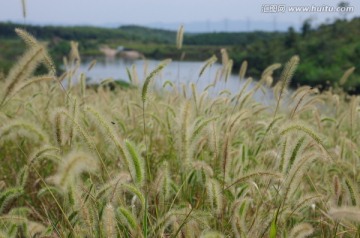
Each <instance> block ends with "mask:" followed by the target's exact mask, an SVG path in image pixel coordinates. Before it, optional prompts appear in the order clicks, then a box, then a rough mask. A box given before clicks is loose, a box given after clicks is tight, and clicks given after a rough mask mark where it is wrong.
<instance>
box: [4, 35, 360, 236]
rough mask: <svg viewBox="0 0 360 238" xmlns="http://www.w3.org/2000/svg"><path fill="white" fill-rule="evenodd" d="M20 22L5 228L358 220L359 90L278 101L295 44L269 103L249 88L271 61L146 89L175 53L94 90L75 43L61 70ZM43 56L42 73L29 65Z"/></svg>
mask: <svg viewBox="0 0 360 238" xmlns="http://www.w3.org/2000/svg"><path fill="white" fill-rule="evenodd" d="M18 33H19V35H20V36H21V37H22V38H23V39H25V42H26V43H27V44H28V47H27V51H26V53H25V54H24V56H23V57H22V58H20V59H19V60H18V61H17V65H15V66H14V67H13V68H12V69H11V70H10V73H9V74H8V75H7V77H6V80H2V81H1V82H0V84H1V87H0V88H1V94H0V97H1V103H0V117H1V120H0V143H1V146H0V148H1V149H0V156H1V166H0V174H1V177H0V219H1V222H0V235H1V236H3V237H34V235H35V234H37V235H40V236H48V237H272V238H273V237H289V236H290V237H305V236H307V235H312V236H314V237H330V236H342V237H354V236H358V235H359V234H360V233H359V226H358V222H359V221H360V208H359V205H360V201H359V195H360V194H359V179H360V178H359V173H357V168H358V165H359V162H360V161H359V151H358V147H359V143H360V141H359V132H360V127H359V126H358V123H356V122H357V120H358V116H359V111H358V107H359V98H358V97H355V96H353V97H350V96H347V95H346V94H345V93H343V92H342V90H341V89H337V90H336V91H326V92H322V93H319V92H318V91H317V90H314V89H311V88H310V87H302V88H299V89H297V90H296V91H294V92H293V93H292V95H291V100H290V101H288V102H285V101H283V98H284V95H285V94H286V88H287V85H288V83H289V81H290V79H291V77H292V75H293V73H294V71H295V70H296V68H297V65H298V63H299V62H298V61H299V58H298V57H297V56H294V57H292V58H291V59H290V60H289V62H288V64H287V65H286V66H285V67H284V70H283V72H282V74H281V77H280V79H281V80H280V81H279V83H278V84H276V86H275V87H274V88H273V90H274V92H275V95H277V97H276V98H277V99H276V101H275V103H274V105H275V106H270V107H264V106H263V105H261V104H260V103H258V102H256V101H254V100H253V99H252V95H253V94H254V93H255V92H256V91H257V90H261V88H262V87H267V86H266V84H267V83H268V82H269V79H270V78H271V75H272V71H273V69H274V66H271V67H270V68H268V69H267V70H266V71H265V72H264V74H263V78H262V79H261V80H260V81H259V82H258V85H257V86H256V87H255V88H253V89H252V90H245V89H244V90H243V89H239V93H237V94H235V95H232V94H230V93H229V92H221V93H220V94H219V96H217V97H208V92H207V89H205V90H204V91H202V92H199V91H197V90H196V85H195V84H192V85H184V86H183V87H182V89H181V90H179V89H178V88H177V87H172V86H171V84H168V83H167V84H166V85H164V87H167V90H164V91H162V92H159V91H152V82H153V81H155V80H157V77H158V74H159V73H161V70H162V69H163V68H164V67H166V64H167V63H168V62H169V60H167V61H163V62H162V63H161V64H160V65H159V66H158V67H157V68H156V69H155V70H154V71H153V72H149V73H148V77H147V78H146V80H145V81H144V82H139V81H138V80H137V79H136V76H135V74H130V77H131V79H132V80H131V82H132V84H133V86H134V87H126V88H122V87H116V88H115V89H114V90H112V91H111V90H109V87H108V86H107V82H103V83H102V84H101V85H100V87H98V88H97V89H96V90H94V89H92V88H88V87H86V81H85V76H84V75H83V76H80V83H79V84H74V85H72V84H71V83H70V82H71V81H72V80H73V79H77V76H74V75H76V74H74V70H75V71H76V68H77V65H76V64H77V62H78V61H79V55H78V50H77V49H76V47H75V45H73V47H72V49H71V54H70V57H69V58H68V62H69V69H70V71H69V72H68V73H67V74H66V75H64V76H63V77H60V78H58V77H56V76H55V72H54V68H53V63H52V61H51V59H50V58H49V57H48V54H47V52H46V50H45V48H44V47H43V46H42V45H40V44H39V43H38V42H37V41H36V40H35V39H34V38H32V37H31V36H29V35H27V34H26V33H25V32H21V31H20V32H19V31H18ZM39 64H42V65H44V68H45V69H46V70H47V72H48V73H47V74H46V75H42V76H34V70H35V68H36V67H37V66H38V65H39ZM204 70H207V68H206V67H205V68H204ZM223 73H224V74H226V73H229V70H228V67H227V65H226V64H224V72H223ZM241 74H242V75H245V74H246V67H245V65H244V66H243V68H242V70H241ZM204 75H205V74H204ZM203 77H205V76H202V77H201V78H200V80H203V79H204V78H203ZM225 78H226V77H225V75H224V77H222V78H220V79H219V80H224V79H225ZM64 80H65V81H66V80H68V82H69V85H70V86H69V87H67V88H64V87H63V86H62V83H63V82H64ZM244 80H245V79H244ZM247 80H248V83H250V81H251V79H247Z"/></svg>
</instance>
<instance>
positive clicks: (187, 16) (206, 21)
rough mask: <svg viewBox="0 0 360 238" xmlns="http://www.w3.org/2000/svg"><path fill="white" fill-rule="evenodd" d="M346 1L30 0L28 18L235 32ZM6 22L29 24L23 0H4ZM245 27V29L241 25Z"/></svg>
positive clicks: (357, 5)
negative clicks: (297, 9) (275, 9)
mask: <svg viewBox="0 0 360 238" xmlns="http://www.w3.org/2000/svg"><path fill="white" fill-rule="evenodd" d="M340 1H341V0H252V1H248V0H126V1H125V0H26V4H27V17H26V20H25V22H26V23H31V24H42V25H45V24H52V25H96V26H109V27H112V26H118V25H125V24H137V25H145V26H158V27H162V28H173V27H175V26H178V25H179V24H184V25H185V29H186V26H187V25H188V26H189V27H190V28H191V27H195V26H197V27H200V28H201V27H202V28H204V29H203V30H209V31H212V30H214V29H215V28H216V29H217V28H223V30H227V31H233V30H236V29H235V28H236V27H237V28H239V29H240V28H241V29H243V30H244V29H245V30H256V28H263V30H266V29H267V28H270V29H269V30H283V28H285V29H286V28H287V27H289V26H290V25H293V26H295V27H299V25H300V24H301V23H302V22H303V21H304V20H305V19H307V18H309V17H311V18H312V19H313V22H314V24H319V23H323V22H326V21H333V20H334V19H335V18H339V17H340V14H339V13H337V12H332V13H330V12H318V13H314V12H312V13H309V12H306V13H305V12H302V13H294V12H289V11H288V7H291V6H311V5H314V6H333V7H336V6H337V4H338V3H339V2H340ZM347 2H349V3H350V6H353V7H354V11H353V12H351V13H349V14H348V15H347V18H348V19H350V18H352V17H357V16H360V1H359V0H348V1H347ZM269 4H270V5H278V4H285V5H286V10H285V12H284V13H265V12H263V11H262V9H264V5H269ZM0 21H15V22H24V19H23V16H22V8H21V0H0ZM240 26H241V27H240Z"/></svg>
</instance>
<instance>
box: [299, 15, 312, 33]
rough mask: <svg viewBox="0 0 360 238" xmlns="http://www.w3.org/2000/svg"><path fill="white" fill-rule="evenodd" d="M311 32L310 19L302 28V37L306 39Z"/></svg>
mask: <svg viewBox="0 0 360 238" xmlns="http://www.w3.org/2000/svg"><path fill="white" fill-rule="evenodd" d="M310 30H311V19H310V18H308V19H306V20H305V21H304V23H303V25H302V27H301V33H302V36H303V37H305V36H306V35H307V34H308V33H309V32H310Z"/></svg>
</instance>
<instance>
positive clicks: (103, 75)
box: [80, 58, 274, 105]
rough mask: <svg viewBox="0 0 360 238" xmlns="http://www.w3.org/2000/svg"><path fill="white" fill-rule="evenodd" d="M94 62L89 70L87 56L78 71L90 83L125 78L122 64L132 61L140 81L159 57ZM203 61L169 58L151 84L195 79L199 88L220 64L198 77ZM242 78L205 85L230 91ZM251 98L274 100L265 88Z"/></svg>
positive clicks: (267, 102) (213, 91)
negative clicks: (168, 62) (83, 74)
mask: <svg viewBox="0 0 360 238" xmlns="http://www.w3.org/2000/svg"><path fill="white" fill-rule="evenodd" d="M96 60H97V63H96V65H95V66H94V67H93V68H92V69H91V70H90V71H89V70H88V68H89V65H90V62H91V59H87V60H85V61H83V62H82V64H81V66H80V71H81V72H84V73H85V74H86V76H87V77H88V78H89V79H90V81H89V82H90V83H100V82H101V81H102V80H104V79H108V78H113V79H115V80H118V79H121V80H123V81H129V77H128V74H127V71H126V67H128V68H129V69H130V70H131V67H132V65H135V67H136V72H137V75H138V78H139V81H141V82H142V81H143V80H144V79H145V77H146V75H147V74H149V73H150V72H151V71H152V70H153V69H154V68H156V66H157V65H158V64H159V63H160V62H161V61H160V60H149V59H146V60H135V61H127V60H124V59H121V58H115V59H106V58H100V59H99V58H97V59H96ZM203 65H204V62H199V61H172V62H171V63H170V64H168V65H167V66H166V67H165V68H164V69H163V71H162V73H161V74H160V75H159V76H158V77H156V78H155V84H156V85H157V86H158V87H161V86H162V85H163V84H164V82H165V81H167V80H169V81H171V82H173V83H174V84H176V85H182V84H185V85H190V83H196V85H197V90H198V92H202V91H203V90H204V89H205V88H206V87H207V86H209V84H211V83H213V82H214V80H215V79H216V78H217V77H218V76H216V75H217V72H218V71H219V70H220V69H221V67H222V65H221V64H218V63H215V64H213V65H212V66H211V67H209V68H207V69H206V70H205V72H204V73H203V75H202V76H201V77H200V78H199V72H200V70H201V68H202V67H203ZM245 82H246V80H245V79H242V80H240V78H239V76H238V75H230V77H229V78H228V79H227V82H225V80H224V78H222V80H219V81H218V82H217V83H216V86H215V87H211V88H210V89H209V93H210V94H212V95H218V94H219V93H220V92H222V91H224V90H228V91H229V92H231V94H232V95H235V94H237V93H238V92H240V90H241V89H242V88H243V87H244V85H245ZM255 84H256V82H255V81H254V82H252V83H251V84H250V85H249V86H248V90H250V89H251V88H253V87H254V86H255ZM254 98H255V100H257V101H259V102H261V103H264V104H265V105H270V104H271V103H272V102H273V101H274V99H273V98H274V97H273V92H272V90H271V89H267V88H266V89H265V92H262V91H261V90H258V91H257V92H256V93H255V95H254Z"/></svg>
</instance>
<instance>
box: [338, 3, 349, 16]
mask: <svg viewBox="0 0 360 238" xmlns="http://www.w3.org/2000/svg"><path fill="white" fill-rule="evenodd" d="M349 6H350V3H349V2H345V1H343V2H339V4H338V7H339V8H340V11H339V14H340V16H342V17H343V18H344V20H346V16H347V14H348V13H349V12H347V11H346V9H347V8H348V7H349Z"/></svg>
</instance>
